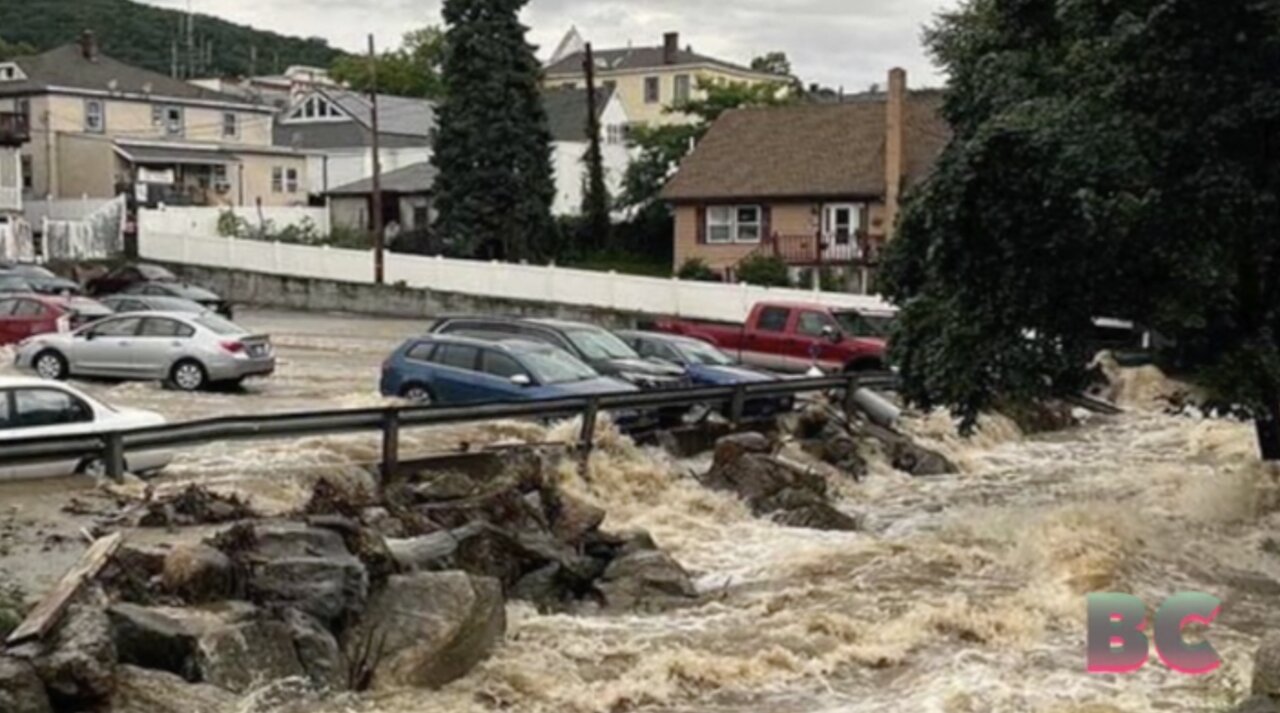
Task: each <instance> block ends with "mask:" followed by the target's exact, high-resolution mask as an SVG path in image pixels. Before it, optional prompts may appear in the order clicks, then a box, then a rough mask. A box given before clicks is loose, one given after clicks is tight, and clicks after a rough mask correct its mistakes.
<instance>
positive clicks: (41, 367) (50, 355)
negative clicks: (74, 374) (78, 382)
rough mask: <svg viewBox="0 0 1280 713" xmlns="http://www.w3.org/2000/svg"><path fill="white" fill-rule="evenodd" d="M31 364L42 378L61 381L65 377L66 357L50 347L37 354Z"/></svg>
mask: <svg viewBox="0 0 1280 713" xmlns="http://www.w3.org/2000/svg"><path fill="white" fill-rule="evenodd" d="M31 366H32V367H33V368H34V369H35V370H36V374H38V375H39V376H40V378H42V379H49V380H50V381H61V380H62V379H65V378H67V358H66V357H64V356H62V355H61V354H59V353H58V352H56V351H54V350H52V349H49V350H47V351H43V352H40V353H39V354H37V355H36V358H35V359H34V360H33V361H32V362H31Z"/></svg>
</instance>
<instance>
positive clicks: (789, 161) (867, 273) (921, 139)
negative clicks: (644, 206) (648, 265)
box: [663, 69, 950, 292]
mask: <svg viewBox="0 0 1280 713" xmlns="http://www.w3.org/2000/svg"><path fill="white" fill-rule="evenodd" d="M888 87H889V89H888V92H887V93H885V94H879V93H876V94H868V95H857V96H852V97H847V98H846V99H845V101H843V102H841V103H838V104H803V105H798V106H792V107H774V108H758V109H739V110H735V111H730V112H726V113H725V114H724V115H723V116H721V118H720V119H719V120H718V121H716V123H715V124H713V125H712V126H711V129H710V130H709V131H708V132H707V135H706V137H704V138H703V139H702V141H701V142H700V143H699V144H698V146H697V147H696V148H695V149H694V150H693V152H692V153H690V154H689V156H688V157H686V158H685V160H684V161H683V162H682V163H681V165H680V170H679V171H678V172H677V173H676V175H675V176H674V177H672V179H671V180H670V181H669V182H668V183H667V186H666V188H665V189H664V190H663V198H665V199H666V200H667V201H668V202H670V203H671V204H672V205H673V207H674V209H675V216H676V226H675V250H674V252H675V268H676V269H679V268H680V266H681V265H683V264H685V263H686V262H687V261H689V260H693V259H698V260H702V261H704V262H705V263H707V264H708V265H709V266H710V267H711V268H712V269H713V270H715V271H717V272H719V273H721V274H722V275H723V276H724V277H725V278H727V279H730V280H732V279H734V272H735V268H736V267H737V265H738V263H739V262H741V261H742V260H743V259H744V258H746V257H748V256H750V255H756V254H762V255H772V256H777V257H779V258H781V259H782V260H784V261H785V262H786V263H787V264H788V265H790V266H791V267H792V272H793V273H795V274H797V275H798V274H799V273H801V272H805V271H817V270H828V271H830V272H832V273H836V274H839V275H840V276H843V277H844V278H845V283H846V284H847V285H848V287H849V288H850V289H851V290H853V291H858V292H863V291H866V290H867V289H868V288H869V286H870V284H869V283H870V281H871V277H872V276H873V274H874V271H875V269H876V267H877V265H878V261H879V254H880V248H881V247H882V246H883V245H884V243H885V242H886V241H887V240H889V239H891V238H892V236H893V229H894V226H895V224H896V222H897V217H898V208H899V199H900V194H901V192H902V190H904V189H905V188H907V187H910V186H911V185H912V184H914V183H916V182H918V181H920V180H921V179H923V178H924V177H926V176H927V175H928V174H929V172H930V171H931V170H932V168H933V164H934V161H936V159H937V157H938V155H939V154H940V153H941V151H942V149H943V147H945V145H946V143H947V140H948V138H949V136H950V131H949V128H948V127H947V124H946V122H945V121H944V120H943V119H942V117H941V115H940V114H939V109H940V107H941V99H942V97H941V94H940V93H939V92H936V91H921V92H908V91H907V77H906V72H904V71H903V70H901V69H895V70H893V71H892V72H890V74H889V84H888Z"/></svg>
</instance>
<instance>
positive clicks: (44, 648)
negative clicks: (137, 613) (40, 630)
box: [32, 587, 116, 708]
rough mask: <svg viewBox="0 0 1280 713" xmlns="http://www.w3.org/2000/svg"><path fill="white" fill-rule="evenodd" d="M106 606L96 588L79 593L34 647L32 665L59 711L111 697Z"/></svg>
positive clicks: (112, 661) (112, 662)
mask: <svg viewBox="0 0 1280 713" xmlns="http://www.w3.org/2000/svg"><path fill="white" fill-rule="evenodd" d="M107 605H108V602H107V597H106V594H105V593H104V592H103V591H102V590H101V589H100V588H98V587H92V588H89V589H85V590H83V591H82V592H81V593H80V595H79V596H78V597H77V598H76V600H75V602H73V603H72V604H71V606H70V607H69V608H68V609H67V613H66V614H65V615H64V616H63V617H62V621H61V623H59V625H58V626H57V627H56V628H55V629H54V631H53V634H52V635H51V636H49V638H47V639H46V640H45V641H44V642H43V643H41V644H39V645H37V648H38V650H39V653H38V655H36V656H35V657H34V659H33V661H32V663H33V664H34V666H35V670H36V673H37V674H38V675H39V676H40V680H41V681H44V686H45V689H46V690H47V691H48V692H49V697H50V698H51V699H52V701H53V702H54V703H55V704H56V705H57V706H58V707H59V708H75V707H77V706H86V705H89V704H92V703H95V702H98V701H101V700H104V699H106V698H107V697H109V696H110V695H111V691H112V688H113V687H114V685H115V672H116V647H115V641H114V640H113V639H112V636H111V621H110V620H109V619H108V618H107V611H106V610H107Z"/></svg>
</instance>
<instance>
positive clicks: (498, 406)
mask: <svg viewBox="0 0 1280 713" xmlns="http://www.w3.org/2000/svg"><path fill="white" fill-rule="evenodd" d="M894 383H896V378H895V377H893V376H891V375H879V374H877V375H866V374H849V375H843V376H830V377H819V378H804V379H794V380H781V381H773V382H764V383H758V384H739V385H735V386H714V387H693V388H686V389H677V390H671V391H647V392H639V393H621V394H608V395H600V396H590V397H574V398H565V399H552V400H545V401H524V402H514V403H513V402H506V403H491V404H480V405H466V406H395V407H386V408H370V409H352V410H342V411H308V412H299V413H282V414H268V415H261V416H226V417H219V418H211V419H204V420H199V421H187V422H183V423H174V424H168V425H164V426H155V427H151V428H144V429H137V430H130V431H123V432H112V433H104V434H98V435H93V436H53V437H41V438H31V439H23V440H17V441H10V442H7V443H5V444H4V445H3V446H0V461H2V462H6V463H32V462H42V461H53V460H58V461H65V460H75V461H77V462H86V461H92V460H94V459H101V460H102V462H103V464H104V465H105V466H106V471H107V475H109V476H111V477H113V478H119V477H120V476H122V475H123V474H124V472H125V469H126V465H127V462H128V454H129V453H130V452H132V451H147V450H160V449H169V448H178V447H183V446H200V445H207V444H209V443H215V442H224V441H248V440H261V439H275V438H293V437H308V436H325V435H334V434H355V433H367V432H375V431H376V432H381V433H382V469H383V472H384V473H393V472H394V471H395V469H396V467H397V466H398V464H399V461H400V458H399V450H400V438H399V436H400V429H402V428H408V427H419V426H436V425H446V424H460V423H474V422H477V421H490V420H496V419H507V418H530V417H536V418H568V417H573V416H582V417H583V419H582V420H583V423H582V430H581V432H580V435H579V443H580V445H581V446H583V447H585V448H590V447H591V444H592V438H593V436H594V434H595V426H596V421H597V418H598V416H599V414H600V413H603V412H614V411H634V410H644V409H661V408H671V407H678V406H694V405H699V404H706V405H711V404H715V405H726V406H727V407H728V416H729V418H730V420H731V421H733V422H734V423H735V424H736V423H738V422H740V421H741V420H742V418H743V414H744V411H745V408H746V404H747V402H748V401H750V400H751V399H753V398H763V397H771V396H795V395H798V394H804V393H813V392H820V391H827V390H833V389H841V390H845V393H846V398H848V395H851V394H853V393H854V392H855V391H856V390H857V389H859V388H885V387H892V386H893V385H894Z"/></svg>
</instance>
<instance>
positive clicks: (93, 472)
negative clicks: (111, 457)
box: [76, 458, 107, 478]
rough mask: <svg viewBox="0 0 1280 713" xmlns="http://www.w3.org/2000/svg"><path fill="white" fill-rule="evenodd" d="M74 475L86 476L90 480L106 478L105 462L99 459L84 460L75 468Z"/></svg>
mask: <svg viewBox="0 0 1280 713" xmlns="http://www.w3.org/2000/svg"><path fill="white" fill-rule="evenodd" d="M76 475H87V476H89V477H90V478H105V477H107V462H106V461H104V460H102V459H101V458H85V459H84V460H82V461H80V465H78V466H76Z"/></svg>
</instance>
